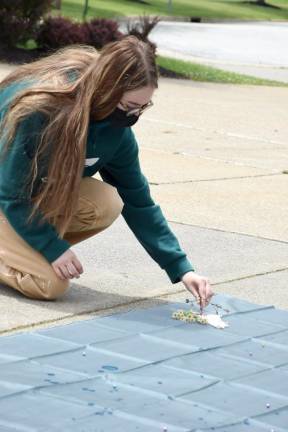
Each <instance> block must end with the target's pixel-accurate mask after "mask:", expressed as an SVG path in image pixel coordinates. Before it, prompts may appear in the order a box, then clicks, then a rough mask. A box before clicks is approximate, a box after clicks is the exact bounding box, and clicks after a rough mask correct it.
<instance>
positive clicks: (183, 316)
mask: <svg viewBox="0 0 288 432" xmlns="http://www.w3.org/2000/svg"><path fill="white" fill-rule="evenodd" d="M172 318H173V319H177V320H181V321H185V322H197V323H199V324H208V321H207V319H206V318H205V317H204V316H201V315H200V314H198V313H196V312H193V311H192V310H190V311H184V310H183V309H178V310H177V311H175V312H173V313H172Z"/></svg>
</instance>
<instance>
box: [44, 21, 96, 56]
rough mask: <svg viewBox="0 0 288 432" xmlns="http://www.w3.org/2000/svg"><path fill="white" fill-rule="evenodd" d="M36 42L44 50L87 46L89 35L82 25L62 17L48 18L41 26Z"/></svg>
mask: <svg viewBox="0 0 288 432" xmlns="http://www.w3.org/2000/svg"><path fill="white" fill-rule="evenodd" d="M36 42H37V45H38V46H40V47H42V48H46V49H49V48H52V49H57V48H61V47H63V46H65V45H71V44H74V43H84V44H89V33H88V30H87V28H86V27H85V26H84V25H83V24H82V23H77V22H73V21H71V20H69V19H68V18H63V17H55V18H52V17H49V18H47V19H45V21H44V22H43V23H42V24H41V27H40V29H39V32H38V34H37V37H36Z"/></svg>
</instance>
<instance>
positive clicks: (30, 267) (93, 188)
mask: <svg viewBox="0 0 288 432" xmlns="http://www.w3.org/2000/svg"><path fill="white" fill-rule="evenodd" d="M122 208H123V201H122V199H121V198H120V196H119V194H118V192H117V189H116V188H115V187H113V186H111V185H109V184H108V183H106V182H104V181H101V180H98V179H95V178H93V177H84V178H82V180H81V184H80V197H79V203H78V208H77V212H76V214H75V215H74V216H73V217H72V220H71V223H70V225H69V229H68V230H67V231H66V233H65V234H64V239H65V240H67V241H69V243H71V244H72V245H73V244H76V243H79V242H81V241H83V240H85V239H87V238H88V237H91V236H93V235H95V234H97V233H99V232H100V231H103V230H104V229H105V228H108V227H109V226H110V225H111V224H112V223H113V222H114V220H115V219H116V218H117V217H118V216H119V214H120V213H121V211H122ZM78 258H79V257H78ZM79 260H80V262H81V259H80V258H79ZM69 281H70V279H66V280H65V281H63V280H61V279H60V278H59V277H58V276H57V274H56V273H55V271H54V269H53V267H52V265H51V264H50V263H49V262H48V261H47V260H46V258H45V257H44V256H43V255H42V254H40V253H39V252H38V251H37V250H35V249H33V248H32V247H31V246H30V245H29V244H28V243H27V242H25V241H24V240H23V239H22V237H20V236H19V235H18V234H17V233H16V232H15V230H14V229H13V228H12V226H11V225H10V224H9V222H8V221H7V219H6V217H5V216H4V214H3V212H1V210H0V283H4V284H6V285H8V286H10V287H12V288H14V289H16V290H18V291H20V292H21V293H22V294H24V295H25V296H26V297H30V298H33V299H41V300H51V299H55V298H57V297H59V296H61V295H62V294H63V293H64V292H65V291H66V290H67V288H68V287H69ZM0 290H1V285H0Z"/></svg>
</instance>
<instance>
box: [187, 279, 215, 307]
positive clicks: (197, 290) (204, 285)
mask: <svg viewBox="0 0 288 432" xmlns="http://www.w3.org/2000/svg"><path fill="white" fill-rule="evenodd" d="M181 280H182V282H183V284H184V285H185V288H186V289H187V290H188V291H190V292H191V293H192V294H193V295H194V297H195V298H196V300H197V303H200V308H201V311H202V310H203V309H204V307H206V306H208V304H209V302H210V300H211V298H212V296H213V295H214V294H215V293H214V292H213V291H212V288H211V285H210V281H209V279H208V278H207V277H205V276H200V275H198V274H196V273H195V272H193V271H189V272H187V273H185V274H184V275H183V276H182V278H181Z"/></svg>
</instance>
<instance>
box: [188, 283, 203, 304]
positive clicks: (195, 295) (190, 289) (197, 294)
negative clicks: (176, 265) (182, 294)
mask: <svg viewBox="0 0 288 432" xmlns="http://www.w3.org/2000/svg"><path fill="white" fill-rule="evenodd" d="M186 288H187V289H188V291H190V292H191V294H193V296H194V297H195V299H196V300H197V303H199V301H200V296H199V293H198V290H197V288H195V286H194V285H188V286H186Z"/></svg>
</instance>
